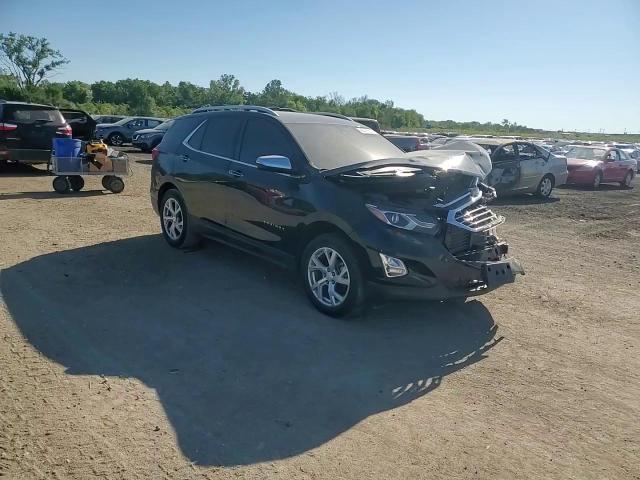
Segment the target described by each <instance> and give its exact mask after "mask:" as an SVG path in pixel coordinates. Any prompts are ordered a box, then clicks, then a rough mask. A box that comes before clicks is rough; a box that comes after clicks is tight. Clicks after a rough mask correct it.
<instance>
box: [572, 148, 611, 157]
mask: <svg viewBox="0 0 640 480" xmlns="http://www.w3.org/2000/svg"><path fill="white" fill-rule="evenodd" d="M605 153H606V151H605V150H602V149H600V148H586V147H572V148H570V149H569V150H568V151H567V153H566V155H567V157H570V158H579V159H581V160H601V159H602V158H603V157H604V154H605Z"/></svg>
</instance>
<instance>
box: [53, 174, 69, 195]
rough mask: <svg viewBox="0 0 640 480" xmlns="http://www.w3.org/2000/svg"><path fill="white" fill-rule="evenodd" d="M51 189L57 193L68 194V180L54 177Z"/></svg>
mask: <svg viewBox="0 0 640 480" xmlns="http://www.w3.org/2000/svg"><path fill="white" fill-rule="evenodd" d="M53 189H54V190H55V191H56V192H58V193H68V192H69V190H71V185H70V184H69V179H68V178H67V177H62V176H58V177H55V178H54V179H53Z"/></svg>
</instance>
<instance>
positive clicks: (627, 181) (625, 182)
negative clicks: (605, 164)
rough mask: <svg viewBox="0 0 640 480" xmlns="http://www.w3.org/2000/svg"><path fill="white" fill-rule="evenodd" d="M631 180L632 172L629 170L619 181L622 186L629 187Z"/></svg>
mask: <svg viewBox="0 0 640 480" xmlns="http://www.w3.org/2000/svg"><path fill="white" fill-rule="evenodd" d="M632 182H633V172H632V171H631V170H629V171H628V172H627V174H626V175H625V176H624V180H622V181H621V182H620V186H621V187H622V188H631V183H632Z"/></svg>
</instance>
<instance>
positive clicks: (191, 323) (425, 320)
mask: <svg viewBox="0 0 640 480" xmlns="http://www.w3.org/2000/svg"><path fill="white" fill-rule="evenodd" d="M0 288H1V292H2V296H3V297H4V302H5V304H6V305H7V307H8V310H9V312H10V314H11V316H12V318H13V320H14V321H15V323H16V324H17V326H18V327H19V329H20V330H21V332H22V333H23V334H24V336H25V337H26V338H27V339H28V340H29V341H30V342H31V343H32V344H33V345H34V346H35V348H37V349H38V350H39V351H40V352H42V353H43V354H44V355H46V356H47V357H48V358H50V359H51V360H53V361H55V362H58V363H60V364H62V365H63V366H65V367H66V369H67V370H66V371H67V373H68V374H70V375H85V374H93V375H106V376H124V377H135V378H138V379H140V380H141V381H142V382H144V383H145V384H146V385H148V386H149V387H151V388H153V389H155V391H156V392H157V395H158V398H159V400H160V401H161V403H162V405H163V407H164V410H165V412H166V415H167V418H168V420H169V421H170V423H171V425H172V426H173V428H174V429H175V432H176V435H177V439H178V443H179V446H180V448H181V450H182V452H183V453H184V454H185V455H186V456H187V457H188V458H189V459H190V460H191V461H193V462H196V463H198V464H201V465H246V464H252V463H255V462H261V461H271V460H276V459H281V458H286V457H290V456H292V455H296V454H300V453H302V452H305V451H308V450H310V449H312V448H315V447H318V446H319V445H322V444H323V443H325V442H327V441H329V440H331V439H332V438H334V437H336V436H337V435H339V434H340V433H341V432H344V431H345V430H347V429H349V428H351V427H353V426H354V425H355V424H357V423H358V422H360V421H362V420H363V419H365V418H367V417H368V416H370V415H374V414H376V413H378V412H382V411H385V410H389V409H393V408H397V407H400V406H402V405H404V404H406V403H408V402H411V401H412V400H415V399H416V398H418V397H420V396H422V395H425V394H427V393H428V392H430V391H432V390H433V389H435V388H437V387H438V386H440V385H441V383H442V381H443V379H444V377H446V376H447V375H449V374H451V373H453V372H455V371H457V370H460V369H462V368H464V367H466V366H468V365H470V364H473V363H475V362H477V361H479V360H481V359H483V358H484V357H485V355H486V352H487V351H488V350H489V349H490V348H491V347H492V346H494V345H495V344H496V343H497V342H498V341H499V340H501V338H499V337H497V335H496V331H497V326H496V325H495V323H494V321H493V319H492V317H491V314H490V313H489V312H488V311H487V309H486V308H485V307H484V306H483V305H482V303H480V302H478V301H468V302H467V303H465V304H457V305H455V304H454V305H448V304H447V305H445V304H440V303H414V304H392V305H387V306H384V307H382V308H376V309H372V310H371V311H370V312H368V313H367V314H366V316H365V318H362V319H356V320H351V321H345V320H336V319H332V318H329V317H326V316H323V315H321V314H320V313H318V312H316V311H315V310H314V309H313V308H312V307H311V306H310V304H309V303H308V302H307V301H306V299H305V298H304V296H303V293H302V290H301V289H300V288H298V287H296V286H295V284H294V282H292V281H291V276H290V275H288V274H287V272H285V271H282V270H279V269H277V268H275V267H271V266H270V265H269V264H266V263H263V262H262V261H258V260H255V259H253V258H250V257H247V256H246V255H244V254H242V253H237V252H235V251H233V250H231V249H229V248H227V247H223V246H220V245H217V244H210V245H207V246H206V247H205V248H204V249H202V250H199V251H194V252H189V253H185V252H182V251H178V250H174V249H171V248H169V247H168V246H166V244H165V243H164V241H163V239H162V237H161V236H160V235H150V236H142V237H135V238H130V239H125V240H120V241H116V242H112V243H102V244H98V245H93V246H89V247H84V248H78V249H75V250H68V251H63V252H58V253H52V254H47V255H43V256H40V257H36V258H33V259H30V260H28V261H25V262H23V263H20V264H17V265H15V266H13V267H11V268H8V269H5V270H4V271H2V274H1V276H0ZM0 298H1V297H0ZM425 427H428V426H425Z"/></svg>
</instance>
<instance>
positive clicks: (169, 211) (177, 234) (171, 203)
mask: <svg viewBox="0 0 640 480" xmlns="http://www.w3.org/2000/svg"><path fill="white" fill-rule="evenodd" d="M176 208H177V209H178V210H179V212H178V210H177V209H176ZM169 217H173V220H172V221H171V220H170V218H169ZM180 221H181V222H182V223H181V225H182V229H181V230H179V229H178V228H177V225H178V224H176V222H180ZM173 225H176V227H174V226H173ZM160 227H161V228H162V236H163V237H164V239H165V240H166V241H167V243H168V244H169V245H171V246H172V247H174V248H194V247H196V246H197V245H198V244H199V243H200V240H201V239H200V236H199V235H198V234H197V232H196V231H195V229H194V228H193V225H192V222H191V217H190V216H189V212H188V210H187V206H186V205H185V203H184V200H183V198H182V196H181V195H180V193H179V192H178V191H177V190H175V189H171V190H167V192H166V193H165V194H164V196H163V197H162V201H161V202H160ZM178 230H179V231H178Z"/></svg>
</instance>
